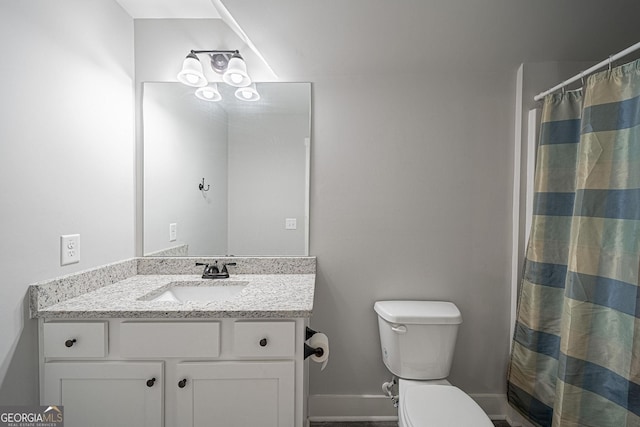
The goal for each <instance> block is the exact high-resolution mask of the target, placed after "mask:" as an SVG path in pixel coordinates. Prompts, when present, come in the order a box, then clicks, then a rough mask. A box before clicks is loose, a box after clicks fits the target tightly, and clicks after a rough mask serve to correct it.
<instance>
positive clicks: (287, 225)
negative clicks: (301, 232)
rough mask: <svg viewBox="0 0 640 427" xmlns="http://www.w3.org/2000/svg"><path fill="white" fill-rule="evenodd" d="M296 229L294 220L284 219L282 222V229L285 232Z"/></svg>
mask: <svg viewBox="0 0 640 427" xmlns="http://www.w3.org/2000/svg"><path fill="white" fill-rule="evenodd" d="M297 228H298V225H297V221H296V219H295V218H285V220H284V229H285V230H295V229H297Z"/></svg>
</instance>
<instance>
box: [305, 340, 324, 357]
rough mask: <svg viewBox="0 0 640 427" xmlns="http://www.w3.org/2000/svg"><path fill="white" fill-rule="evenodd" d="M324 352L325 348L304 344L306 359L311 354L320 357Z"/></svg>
mask: <svg viewBox="0 0 640 427" xmlns="http://www.w3.org/2000/svg"><path fill="white" fill-rule="evenodd" d="M323 354H324V350H323V349H322V348H320V347H318V348H313V347H311V346H310V345H309V344H306V343H305V345H304V358H305V359H306V358H307V357H309V356H312V355H316V356H318V357H322V355H323Z"/></svg>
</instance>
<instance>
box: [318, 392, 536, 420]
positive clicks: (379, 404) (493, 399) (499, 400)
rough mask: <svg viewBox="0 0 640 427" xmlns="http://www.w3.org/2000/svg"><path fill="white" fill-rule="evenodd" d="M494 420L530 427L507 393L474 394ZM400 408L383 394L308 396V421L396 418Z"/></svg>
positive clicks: (475, 398)
mask: <svg viewBox="0 0 640 427" xmlns="http://www.w3.org/2000/svg"><path fill="white" fill-rule="evenodd" d="M471 397H472V398H473V400H475V401H476V402H477V403H478V405H479V406H480V407H481V408H482V409H483V410H484V411H485V412H486V413H487V415H488V416H489V418H491V419H492V420H507V421H509V423H510V424H511V425H512V426H514V427H516V426H522V427H529V426H531V424H528V423H527V422H526V421H524V419H522V417H520V416H519V414H517V413H516V412H515V411H514V410H513V409H511V407H510V406H509V404H508V403H507V396H506V395H504V394H472V395H471ZM397 419H398V411H397V409H396V408H394V407H393V404H392V403H391V399H389V398H388V397H386V396H384V395H355V394H312V395H309V421H396V420H397Z"/></svg>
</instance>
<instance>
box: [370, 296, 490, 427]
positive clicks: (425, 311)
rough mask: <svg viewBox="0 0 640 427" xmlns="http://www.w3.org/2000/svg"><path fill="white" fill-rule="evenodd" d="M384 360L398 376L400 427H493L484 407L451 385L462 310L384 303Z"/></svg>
mask: <svg viewBox="0 0 640 427" xmlns="http://www.w3.org/2000/svg"><path fill="white" fill-rule="evenodd" d="M374 310H375V311H376V313H377V314H378V328H379V332H380V345H381V350H382V360H383V361H384V364H385V365H386V367H387V368H388V369H389V370H390V371H391V372H392V373H393V374H394V375H396V376H397V377H399V381H398V386H399V392H398V398H399V405H398V425H399V427H447V426H451V427H492V426H493V423H492V422H491V420H490V419H489V417H487V415H486V414H485V413H484V411H483V410H482V408H480V406H478V404H477V403H476V402H475V401H474V400H473V399H472V398H471V397H470V396H469V395H467V394H466V393H464V392H463V391H462V390H460V389H459V388H457V387H455V386H453V385H451V383H449V382H448V381H447V380H446V378H447V376H448V375H449V370H450V368H451V362H452V360H453V354H454V349H455V341H456V337H457V333H458V326H459V325H460V324H461V323H462V316H461V314H460V311H459V310H458V307H456V306H455V305H454V304H452V303H450V302H444V301H378V302H376V303H375V305H374Z"/></svg>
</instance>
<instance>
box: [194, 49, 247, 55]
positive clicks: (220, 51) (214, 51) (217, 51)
mask: <svg viewBox="0 0 640 427" xmlns="http://www.w3.org/2000/svg"><path fill="white" fill-rule="evenodd" d="M191 53H193V54H194V55H196V54H198V53H207V54H209V55H216V54H222V55H233V54H234V53H237V54H240V51H239V50H192V51H191Z"/></svg>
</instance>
